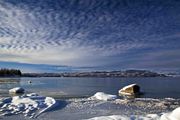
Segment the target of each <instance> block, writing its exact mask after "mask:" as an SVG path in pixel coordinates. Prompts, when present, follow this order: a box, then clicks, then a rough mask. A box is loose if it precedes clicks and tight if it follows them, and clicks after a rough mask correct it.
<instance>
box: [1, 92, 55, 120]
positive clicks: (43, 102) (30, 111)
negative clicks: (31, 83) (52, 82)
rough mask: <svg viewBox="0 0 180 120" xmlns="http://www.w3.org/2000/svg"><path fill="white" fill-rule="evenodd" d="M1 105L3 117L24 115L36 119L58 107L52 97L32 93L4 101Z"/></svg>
mask: <svg viewBox="0 0 180 120" xmlns="http://www.w3.org/2000/svg"><path fill="white" fill-rule="evenodd" d="M0 105H1V108H0V112H1V113H2V114H1V116H4V115H15V114H24V115H25V116H29V117H30V118H35V117H37V116H39V115H40V114H42V113H44V112H46V111H48V110H51V109H53V108H54V107H55V106H56V105H57V102H56V100H55V99H53V98H51V97H43V96H39V95H38V94H36V93H31V94H27V95H23V96H14V97H12V98H8V99H4V100H2V102H1V104H0Z"/></svg>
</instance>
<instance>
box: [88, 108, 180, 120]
mask: <svg viewBox="0 0 180 120" xmlns="http://www.w3.org/2000/svg"><path fill="white" fill-rule="evenodd" d="M86 120H180V107H178V108H176V109H175V110H173V111H172V112H170V113H164V114H162V115H161V116H159V115H157V114H148V115H146V116H137V115H132V116H130V117H127V116H123V115H111V116H99V117H94V118H90V119H86Z"/></svg>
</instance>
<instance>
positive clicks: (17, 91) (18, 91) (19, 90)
mask: <svg viewBox="0 0 180 120" xmlns="http://www.w3.org/2000/svg"><path fill="white" fill-rule="evenodd" d="M24 92H25V90H24V89H23V88H21V87H15V88H12V89H10V90H9V93H11V94H22V93H24Z"/></svg>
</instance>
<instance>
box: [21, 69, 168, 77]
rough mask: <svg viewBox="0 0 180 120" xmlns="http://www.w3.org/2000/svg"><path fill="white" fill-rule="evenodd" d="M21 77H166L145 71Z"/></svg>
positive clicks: (67, 73)
mask: <svg viewBox="0 0 180 120" xmlns="http://www.w3.org/2000/svg"><path fill="white" fill-rule="evenodd" d="M21 77H167V75H165V74H160V73H156V72H151V71H147V70H126V71H96V72H73V73H70V72H66V73H22V75H21Z"/></svg>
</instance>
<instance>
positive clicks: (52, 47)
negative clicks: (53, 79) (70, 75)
mask: <svg viewBox="0 0 180 120" xmlns="http://www.w3.org/2000/svg"><path fill="white" fill-rule="evenodd" d="M160 1H161V0H160ZM179 5H180V2H178V1H174V0H173V2H172V1H171V0H167V1H163V0H162V2H159V1H152V2H150V1H137V2H132V1H131V2H130V1H129V2H128V1H121V0H117V1H113V0H104V1H99V0H86V1H84V0H80V1H76V0H72V1H71V2H70V1H68V0H54V1H51V0H45V1H40V0H38V1H34V0H32V1H24V0H21V1H18V0H17V1H13V0H8V1H5V0H2V1H0V56H1V57H0V60H1V61H13V62H22V63H32V64H52V65H67V66H90V67H91V66H109V65H112V66H113V65H115V64H121V63H126V61H129V59H132V60H134V62H136V61H138V60H139V61H142V60H143V59H144V58H141V57H136V56H134V57H129V58H127V57H126V56H133V54H137V56H138V54H141V55H142V56H143V54H149V55H150V56H153V55H151V53H153V52H155V51H157V50H158V51H163V50H166V51H169V50H171V49H172V48H173V49H177V50H175V51H178V49H179V47H180V44H179V43H180V42H179V37H180V36H179V30H180V23H179V19H180V12H179V10H180V9H179ZM172 6H173V7H172ZM148 52H149V53H148ZM164 55H165V56H166V54H164ZM135 59H137V60H135ZM174 59H176V57H174ZM155 60H156V59H155V58H153V59H152V61H155ZM172 61H173V60H172ZM127 64H128V63H126V65H125V66H128V65H127ZM147 64H148V63H147ZM149 65H150V64H149ZM137 67H138V66H137Z"/></svg>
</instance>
